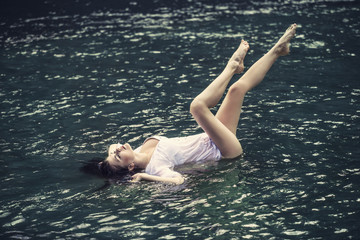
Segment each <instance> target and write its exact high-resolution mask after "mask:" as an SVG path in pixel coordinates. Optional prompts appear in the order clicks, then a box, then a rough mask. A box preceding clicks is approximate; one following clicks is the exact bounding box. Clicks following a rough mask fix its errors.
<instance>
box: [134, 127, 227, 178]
mask: <svg viewBox="0 0 360 240" xmlns="http://www.w3.org/2000/svg"><path fill="white" fill-rule="evenodd" d="M151 138H155V139H157V140H159V142H158V144H157V146H156V148H155V150H154V152H153V154H152V156H151V159H150V162H149V164H148V165H147V167H146V168H145V173H148V174H150V175H155V176H159V177H176V176H179V175H180V173H178V172H175V171H174V170H173V169H174V167H175V166H178V165H181V164H184V163H190V162H204V161H218V160H220V159H221V152H220V150H219V149H218V148H217V147H216V145H215V144H214V143H213V141H212V140H211V139H210V138H209V136H208V135H207V134H206V133H201V134H197V135H192V136H188V137H177V138H167V137H163V136H153V137H150V138H148V139H151ZM148 139H146V140H145V142H146V141H147V140H148ZM140 149H141V147H139V148H137V149H136V150H135V151H140Z"/></svg>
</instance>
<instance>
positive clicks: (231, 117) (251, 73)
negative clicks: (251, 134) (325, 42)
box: [216, 24, 296, 134]
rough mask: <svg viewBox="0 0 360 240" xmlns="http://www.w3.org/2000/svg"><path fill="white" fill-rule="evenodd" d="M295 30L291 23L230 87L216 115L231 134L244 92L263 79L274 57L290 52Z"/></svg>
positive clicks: (235, 124) (238, 114)
mask: <svg viewBox="0 0 360 240" xmlns="http://www.w3.org/2000/svg"><path fill="white" fill-rule="evenodd" d="M295 31H296V24H293V25H291V26H290V27H289V28H288V29H287V30H286V32H285V33H284V35H283V36H282V37H281V38H280V39H279V41H278V42H277V43H276V44H275V45H274V47H273V48H272V49H271V50H270V51H269V52H267V53H266V54H265V55H264V56H263V57H262V58H260V59H259V60H258V61H257V62H256V63H255V64H254V65H252V66H251V67H250V69H249V70H248V71H247V72H246V73H245V74H244V75H243V76H242V77H241V78H240V79H239V80H238V81H237V82H235V83H234V84H233V85H232V86H231V87H230V89H229V91H228V93H227V95H226V96H225V99H224V101H223V103H222V104H221V106H220V108H219V110H218V112H217V114H216V117H217V118H218V119H219V120H220V121H221V122H222V123H223V124H224V125H225V126H226V127H227V128H228V129H229V130H230V131H231V132H232V133H233V134H236V129H237V126H238V122H239V119H240V113H241V107H242V105H243V101H244V97H245V94H246V93H247V92H248V91H250V90H251V89H252V88H254V87H255V86H257V85H258V84H259V83H260V82H261V81H262V80H263V79H264V77H265V75H266V73H267V72H268V71H269V70H270V68H271V66H272V65H273V64H274V63H275V61H276V59H278V58H279V57H280V56H284V55H287V54H288V53H289V52H290V49H289V43H290V40H291V39H292V38H293V37H294V35H295Z"/></svg>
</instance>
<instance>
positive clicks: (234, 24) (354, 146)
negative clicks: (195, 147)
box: [0, 0, 360, 239]
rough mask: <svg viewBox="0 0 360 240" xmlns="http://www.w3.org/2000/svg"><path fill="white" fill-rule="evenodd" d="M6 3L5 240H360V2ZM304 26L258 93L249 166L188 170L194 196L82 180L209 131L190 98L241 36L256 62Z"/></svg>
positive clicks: (251, 110)
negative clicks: (101, 160) (100, 168)
mask: <svg viewBox="0 0 360 240" xmlns="http://www.w3.org/2000/svg"><path fill="white" fill-rule="evenodd" d="M5 3H6V4H5V6H6V7H5V8H3V9H2V10H1V11H2V12H1V13H2V14H1V15H2V16H3V17H2V18H1V22H0V29H1V36H0V42H1V57H0V77H1V81H0V84H1V85H0V100H1V108H0V111H1V118H0V121H1V124H0V133H1V136H0V149H1V155H0V163H1V165H2V168H1V170H0V175H1V183H0V188H1V198H0V199H1V200H0V201H1V202H0V203H1V208H0V228H1V232H0V236H1V238H2V239H8V238H12V239H13V238H15V239H19V238H20V239H43V238H44V239H53V238H67V239H72V238H74V239H75V238H76V239H77V238H86V239H88V238H94V239H175V238H177V239H178V238H185V239H243V238H244V239H359V238H360V234H359V230H358V229H359V227H360V224H359V222H360V216H359V213H360V211H359V210H360V192H359V189H360V188H359V182H360V163H359V153H360V151H359V147H358V146H359V133H360V132H359V130H360V129H359V123H360V122H359V117H360V110H359V95H360V84H359V80H358V75H359V68H358V65H359V64H358V60H359V54H360V53H359V48H360V41H359V37H360V31H359V29H360V28H359V23H360V17H359V11H360V4H359V3H358V2H355V1H336V0H335V1H319V2H318V1H317V2H316V3H315V2H314V1H307V0H304V1H291V2H290V1H284V2H280V1H266V2H264V3H263V2H262V1H251V2H250V1H249V2H242V3H236V2H224V1H187V2H185V1H172V2H171V3H169V2H167V1H156V2H154V3H151V2H149V1H145V0H144V1H131V2H122V3H119V2H118V1H107V3H101V2H100V1H95V0H93V1H87V2H75V3H70V2H67V1H63V2H62V3H57V2H56V1H46V2H43V3H38V5H36V4H35V5H31V6H30V2H22V3H21V4H22V5H21V6H23V8H21V7H18V5H16V4H17V3H19V1H18V2H17V3H10V2H8V3H7V2H5ZM4 16H5V17H4ZM293 22H296V23H298V25H299V28H298V31H297V36H296V38H295V39H294V41H293V44H292V48H291V50H292V52H291V55H289V56H287V57H286V58H283V59H281V60H279V61H278V62H277V63H276V64H275V66H274V67H273V68H272V69H271V71H270V73H269V74H268V75H267V77H266V79H265V81H264V82H263V83H262V84H261V85H260V86H258V87H257V88H256V89H255V90H254V91H252V92H251V93H249V94H248V96H247V97H246V101H245V106H244V111H243V114H242V120H241V122H240V124H239V129H238V137H239V139H240V140H241V143H242V145H243V147H244V151H245V155H244V156H243V157H242V158H239V159H237V160H232V161H224V162H220V163H219V164H218V165H215V166H184V167H182V168H180V169H179V170H180V171H182V172H183V173H184V175H185V177H186V182H185V183H184V184H183V185H181V186H171V185H164V184H159V183H146V182H142V183H140V184H116V183H115V184H112V185H111V186H110V187H109V188H107V189H105V190H102V191H96V189H98V188H99V187H101V186H103V184H104V180H103V179H98V178H96V177H93V176H89V175H85V174H84V173H82V172H80V171H79V170H78V169H79V167H80V166H81V161H84V160H89V159H91V158H93V157H99V156H100V157H101V156H104V155H105V152H106V148H107V146H108V145H109V144H110V143H114V142H117V141H122V142H123V141H128V142H129V143H130V144H132V145H134V146H137V145H139V144H140V143H141V142H142V141H143V139H144V138H146V137H148V136H150V135H152V134H163V135H166V136H169V137H173V136H184V135H188V134H194V133H199V131H200V129H199V128H197V127H196V123H195V122H194V121H193V120H192V119H191V117H190V115H189V114H188V108H189V104H190V102H191V99H192V98H193V97H194V96H196V94H198V93H199V92H200V91H201V90H202V89H203V88H204V87H205V86H206V85H207V84H208V83H209V82H210V81H211V79H213V78H214V77H216V75H217V74H219V73H220V72H221V70H222V68H223V66H224V65H225V63H226V61H227V59H228V57H229V56H230V55H231V54H232V52H233V51H234V49H235V48H236V46H237V44H238V42H239V40H240V39H241V38H245V39H246V40H248V41H249V43H250V46H251V50H250V51H249V53H248V55H247V57H246V61H245V65H246V66H250V65H251V64H252V63H254V62H255V61H256V60H257V59H258V58H259V57H261V56H262V54H264V53H265V52H266V51H267V50H268V49H269V48H270V47H271V46H272V44H273V43H274V42H275V41H276V39H277V38H278V36H280V35H281V34H282V32H283V31H284V30H285V28H286V27H287V26H288V25H289V24H290V23H293ZM193 167H196V170H195V171H194V170H192V168H193Z"/></svg>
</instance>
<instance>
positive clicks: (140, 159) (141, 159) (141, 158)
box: [134, 152, 150, 169]
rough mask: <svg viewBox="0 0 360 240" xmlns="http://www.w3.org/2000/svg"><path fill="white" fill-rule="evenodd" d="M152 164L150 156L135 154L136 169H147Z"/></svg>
mask: <svg viewBox="0 0 360 240" xmlns="http://www.w3.org/2000/svg"><path fill="white" fill-rule="evenodd" d="M149 162H150V156H149V155H148V154H147V153H141V152H138V153H135V159H134V164H135V167H136V168H142V169H145V168H146V166H147V165H148V164H149Z"/></svg>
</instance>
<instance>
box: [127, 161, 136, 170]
mask: <svg viewBox="0 0 360 240" xmlns="http://www.w3.org/2000/svg"><path fill="white" fill-rule="evenodd" d="M128 169H129V171H130V172H131V171H133V170H134V169H135V164H134V163H133V162H132V163H130V164H129V166H128Z"/></svg>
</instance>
